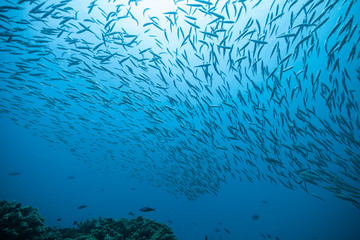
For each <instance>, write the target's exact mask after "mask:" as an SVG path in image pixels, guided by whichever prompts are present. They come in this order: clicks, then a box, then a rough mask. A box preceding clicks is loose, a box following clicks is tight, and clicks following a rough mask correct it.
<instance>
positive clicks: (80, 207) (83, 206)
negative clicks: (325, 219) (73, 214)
mask: <svg viewBox="0 0 360 240" xmlns="http://www.w3.org/2000/svg"><path fill="white" fill-rule="evenodd" d="M87 207H88V205H80V206H78V207H77V209H83V208H87Z"/></svg>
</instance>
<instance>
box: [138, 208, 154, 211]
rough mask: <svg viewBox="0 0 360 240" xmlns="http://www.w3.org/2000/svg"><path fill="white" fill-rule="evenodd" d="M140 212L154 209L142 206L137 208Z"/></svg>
mask: <svg viewBox="0 0 360 240" xmlns="http://www.w3.org/2000/svg"><path fill="white" fill-rule="evenodd" d="M139 211H140V212H154V211H155V209H154V208H150V207H142V208H140V209H139Z"/></svg>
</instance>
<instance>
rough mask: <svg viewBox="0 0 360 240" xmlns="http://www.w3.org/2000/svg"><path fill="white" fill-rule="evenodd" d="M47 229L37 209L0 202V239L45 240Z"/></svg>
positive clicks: (14, 203)
mask: <svg viewBox="0 0 360 240" xmlns="http://www.w3.org/2000/svg"><path fill="white" fill-rule="evenodd" d="M46 232H47V227H46V226H45V225H44V219H43V218H42V217H41V216H40V215H39V214H38V213H37V209H35V208H32V207H30V206H26V207H21V203H17V202H15V201H12V202H8V201H5V200H3V201H0V239H9V240H17V239H34V240H38V239H46V236H45V235H46Z"/></svg>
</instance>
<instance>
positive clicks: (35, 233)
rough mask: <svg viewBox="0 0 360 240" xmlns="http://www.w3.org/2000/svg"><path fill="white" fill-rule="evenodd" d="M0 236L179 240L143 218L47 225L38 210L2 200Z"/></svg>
mask: <svg viewBox="0 0 360 240" xmlns="http://www.w3.org/2000/svg"><path fill="white" fill-rule="evenodd" d="M0 239H9V240H23V239H24V240H25V239H35V240H60V239H66V240H152V239H153V240H155V239H156V240H176V237H175V235H174V233H173V231H172V230H171V228H170V227H169V226H167V225H165V224H161V223H158V222H155V221H153V220H150V219H146V218H143V217H137V218H133V219H129V220H128V219H124V218H122V219H120V220H116V219H112V218H101V217H100V218H99V219H92V220H86V221H85V222H82V223H79V224H78V225H77V228H55V227H48V226H46V225H44V219H43V218H42V217H41V216H40V215H39V214H38V213H37V209H35V208H32V207H30V206H27V207H23V208H22V207H21V203H17V202H15V201H13V202H7V201H0Z"/></svg>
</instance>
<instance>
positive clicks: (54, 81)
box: [0, 0, 360, 209]
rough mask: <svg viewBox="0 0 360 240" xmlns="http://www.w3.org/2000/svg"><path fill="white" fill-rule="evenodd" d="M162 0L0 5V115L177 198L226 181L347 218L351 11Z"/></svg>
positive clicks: (288, 0) (234, 0) (354, 141)
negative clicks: (277, 190)
mask: <svg viewBox="0 0 360 240" xmlns="http://www.w3.org/2000/svg"><path fill="white" fill-rule="evenodd" d="M168 2H169V4H168V5H167V6H166V7H164V6H162V7H163V8H161V9H160V10H159V7H160V4H158V3H155V1H151V0H142V1H140V0H134V1H133V0H130V1H128V0H126V1H125V0H122V1H121V0H120V1H118V0H111V1H110V0H109V1H105V0H94V1H77V0H61V1H55V0H45V1H44V0H4V1H1V5H0V41H1V42H0V54H1V60H0V116H1V117H5V118H9V119H11V120H12V121H13V122H15V123H16V124H17V125H19V126H21V127H23V128H26V129H29V131H31V132H32V133H33V134H34V135H36V136H39V137H41V138H44V139H46V140H47V141H48V142H49V144H50V145H51V146H52V147H54V148H56V149H64V150H66V151H70V152H72V154H73V155H74V156H76V157H77V158H79V159H80V160H82V161H85V162H87V163H88V164H89V165H90V166H93V167H95V168H98V169H99V170H100V171H104V172H109V173H114V174H122V175H123V174H126V175H128V176H129V177H133V178H138V179H139V180H141V181H147V182H149V183H150V184H152V185H153V186H156V187H160V188H163V189H165V190H167V191H168V192H170V193H174V194H182V195H185V196H186V197H187V198H188V199H190V200H195V199H197V198H199V197H200V196H202V195H205V194H209V193H210V194H217V193H218V191H219V189H220V187H221V185H222V184H224V183H226V182H227V181H228V179H230V178H234V179H236V180H239V181H250V182H262V181H266V182H271V183H274V184H279V185H282V186H284V187H286V188H289V189H293V190H296V189H304V190H305V191H307V192H308V193H309V194H312V195H313V196H315V197H317V198H320V199H322V196H321V195H319V194H318V193H317V189H319V188H322V189H326V190H328V191H330V192H332V193H333V194H334V195H335V196H336V197H338V198H340V199H344V200H347V201H349V202H351V203H352V204H353V205H354V206H355V207H357V208H358V209H360V119H359V106H358V105H359V101H360V97H359V96H360V95H359V94H360V92H359V91H360V48H359V47H358V46H359V41H360V27H359V26H358V25H359V22H360V18H359V17H358V13H359V11H360V4H359V1H357V0H342V1H339V0H308V1H300V0H282V1H275V0H272V1H262V0H253V1H251V0H250V1H249V0H248V1H246V0H174V1H168ZM164 9H165V10H164Z"/></svg>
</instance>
